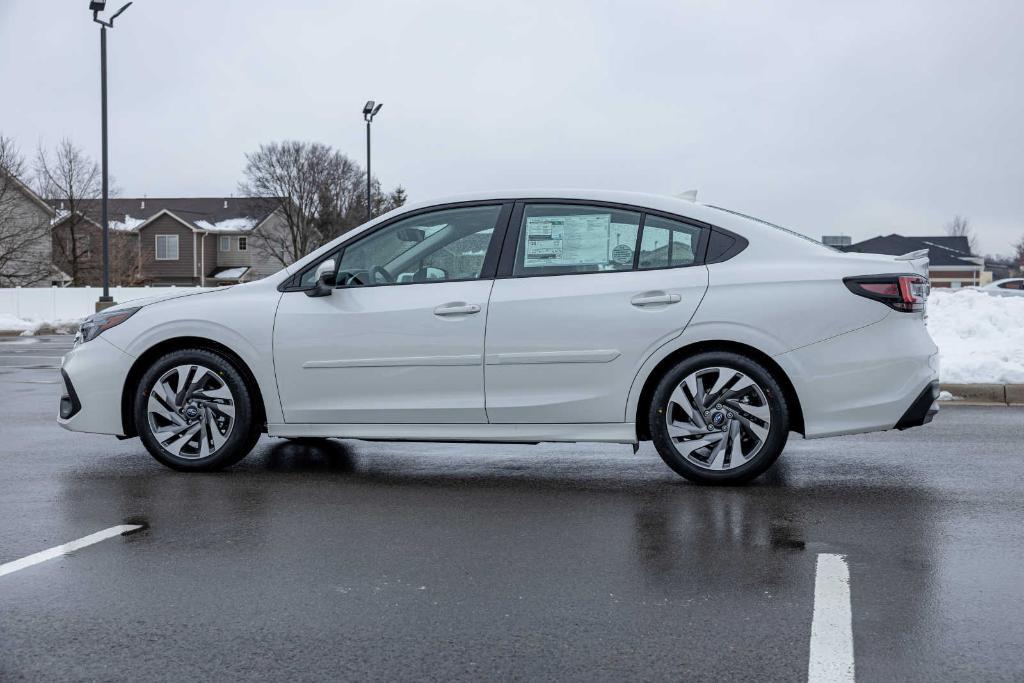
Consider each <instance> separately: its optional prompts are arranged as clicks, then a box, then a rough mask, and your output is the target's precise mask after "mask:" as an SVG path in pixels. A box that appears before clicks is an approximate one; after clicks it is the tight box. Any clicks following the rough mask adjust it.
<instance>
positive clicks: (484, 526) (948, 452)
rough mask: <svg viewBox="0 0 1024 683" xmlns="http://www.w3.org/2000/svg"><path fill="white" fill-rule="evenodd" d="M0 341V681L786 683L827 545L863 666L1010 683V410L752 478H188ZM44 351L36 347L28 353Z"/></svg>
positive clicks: (43, 362) (290, 457) (331, 455)
mask: <svg viewBox="0 0 1024 683" xmlns="http://www.w3.org/2000/svg"><path fill="white" fill-rule="evenodd" d="M68 343H69V341H68V339H67V338H63V337H53V338H41V339H39V340H36V341H32V340H28V341H26V340H21V339H17V338H16V339H11V338H0V466H2V468H3V469H2V472H3V474H2V475H0V563H4V562H9V561H11V560H14V559H18V558H21V557H24V556H26V555H29V554H31V553H34V552H37V551H39V550H43V549H45V548H49V547H51V546H55V545H58V544H61V543H64V542H67V541H70V540H73V539H76V538H80V537H82V536H85V535H88V534H91V533H93V532H95V531H98V530H100V529H104V528H107V527H110V526H113V525H116V524H120V523H123V522H132V523H140V524H145V525H146V528H145V529H144V530H143V531H140V532H137V533H134V534H132V535H129V536H125V537H116V538H114V539H111V540H107V541H103V542H101V543H98V544H96V545H93V546H90V547H88V548H84V549H82V550H78V551H76V552H74V553H72V554H70V555H67V556H65V557H62V558H59V559H55V560H51V561H48V562H45V563H42V564H39V565H36V566H33V567H30V568H28V569H24V570H21V571H17V572H14V573H12V574H8V575H6V576H0V680H19V679H27V680H37V679H47V680H71V679H74V680H129V679H130V680H176V681H177V680H189V679H213V680H237V679H275V680H281V679H289V680H313V679H324V678H330V679H347V680H355V679H358V680H439V679H459V680H482V679H487V680H491V679H573V680H588V681H590V680H622V679H629V680H639V679H643V680H665V679H670V680H681V679H684V680H710V679H715V680H727V679H751V678H754V679H761V680H806V677H807V668H808V643H809V638H810V628H811V617H812V611H813V601H814V577H815V561H816V556H817V554H818V553H838V554H843V555H845V556H846V558H847V561H848V563H849V567H850V578H851V580H850V586H851V605H852V615H853V636H854V652H855V658H856V660H855V661H856V670H857V678H858V679H860V680H862V681H871V680H893V679H905V680H981V679H984V680H1001V679H1002V680H1022V679H1024V662H1022V654H1021V653H1022V652H1024V542H1022V541H1024V495H1022V494H1024V410H1021V409H1016V408H1005V407H992V408H989V407H965V406H957V407H953V408H947V409H945V410H943V411H942V412H941V413H940V414H939V416H938V418H937V420H936V422H934V423H933V424H931V425H928V426H925V427H922V428H919V429H914V430H909V431H906V432H886V433H880V434H873V435H867V436H856V437H841V438H835V439H828V440H817V441H805V440H803V439H800V438H799V437H794V438H793V439H791V441H790V443H789V447H788V449H787V452H786V453H785V454H784V455H783V457H782V459H781V460H780V461H779V463H778V464H777V465H776V467H775V468H774V469H773V470H771V471H770V472H769V473H768V474H767V475H765V476H764V477H762V478H761V479H759V480H758V481H757V482H755V483H754V484H753V485H751V486H747V487H742V488H705V487H700V486H695V485H692V484H689V483H687V482H686V481H684V480H682V479H679V478H678V477H676V476H675V475H674V474H673V473H672V472H671V471H669V470H668V468H666V467H665V466H664V465H663V464H662V462H661V461H660V460H659V459H658V457H657V455H656V454H655V452H654V450H653V449H652V448H651V447H650V445H649V444H645V445H644V446H643V447H642V448H641V450H640V452H639V454H637V455H633V453H632V450H631V449H630V448H629V447H626V446H614V445H589V444H579V445H574V444H568V445H542V446H502V445H495V446H480V445H449V444H388V443H365V442H355V441H326V442H314V443H295V442H288V441H283V440H278V439H266V438H265V439H264V440H262V441H261V442H260V444H259V445H258V446H257V449H256V451H254V452H253V453H252V454H251V455H250V456H249V457H248V458H247V459H246V460H244V461H243V462H242V463H241V464H239V465H238V466H236V467H234V468H232V469H231V470H229V471H226V472H223V473H218V474H207V475H184V474H178V473H175V472H172V471H169V470H166V469H164V468H163V467H161V466H160V465H159V464H157V463H156V462H155V461H153V460H152V459H151V458H150V457H149V456H148V455H147V454H146V453H145V450H144V449H143V448H142V446H141V444H140V443H139V441H138V440H137V439H134V440H129V441H117V440H115V439H113V438H112V437H104V436H94V435H84V434H72V433H69V432H66V431H64V430H62V429H60V428H58V427H57V426H56V425H55V424H54V422H53V417H54V413H55V411H56V401H57V394H58V387H57V384H56V376H55V371H54V370H53V367H54V360H53V359H54V358H57V357H59V355H60V354H61V353H62V352H63V351H62V349H63V348H64V347H66V345H67V344H68ZM48 359H49V360H48Z"/></svg>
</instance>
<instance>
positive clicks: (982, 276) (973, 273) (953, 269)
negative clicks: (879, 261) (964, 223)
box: [840, 234, 992, 288]
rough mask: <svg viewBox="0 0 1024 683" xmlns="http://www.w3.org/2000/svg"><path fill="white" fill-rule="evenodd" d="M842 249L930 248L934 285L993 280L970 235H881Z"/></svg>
mask: <svg viewBox="0 0 1024 683" xmlns="http://www.w3.org/2000/svg"><path fill="white" fill-rule="evenodd" d="M840 248H841V249H842V250H843V251H851V252H858V253H864V254H890V255H892V256H899V255H901V254H908V253H910V252H912V251H918V250H921V249H927V250H928V261H929V265H928V278H929V279H930V280H931V283H932V287H953V288H957V287H969V286H977V285H984V284H988V283H989V282H991V281H992V272H991V271H989V270H986V269H985V259H984V258H983V257H981V256H975V255H974V254H972V253H971V246H970V243H969V242H968V240H967V238H966V237H951V236H949V235H940V236H934V237H916V236H907V235H897V234H892V235H884V236H883V235H880V236H878V237H872V238H871V239H869V240H864V241H863V242H857V243H856V244H851V245H849V246H847V247H840Z"/></svg>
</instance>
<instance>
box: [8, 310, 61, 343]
mask: <svg viewBox="0 0 1024 683" xmlns="http://www.w3.org/2000/svg"><path fill="white" fill-rule="evenodd" d="M80 322H81V321H80V320H22V319H21V318H15V317H14V316H13V315H9V314H7V313H0V334H20V335H21V336H22V337H31V336H33V335H36V334H73V333H74V332H75V331H76V330H77V329H78V324H79V323H80Z"/></svg>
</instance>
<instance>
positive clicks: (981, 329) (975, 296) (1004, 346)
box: [0, 289, 1024, 384]
mask: <svg viewBox="0 0 1024 683" xmlns="http://www.w3.org/2000/svg"><path fill="white" fill-rule="evenodd" d="M77 324H78V321H76V320H43V319H33V320H23V319H20V318H17V317H15V316H12V315H9V314H3V313H0V334H5V333H6V334H24V335H32V334H41V333H43V334H45V333H51V332H53V331H55V330H57V331H65V332H73V331H74V330H75V328H76V327H77ZM928 331H929V332H930V333H931V335H932V338H933V339H934V340H935V343H936V344H938V346H939V354H940V357H941V362H942V369H941V373H942V374H941V379H942V381H943V382H945V383H948V384H971V383H993V384H1004V383H1005V384H1024V297H999V296H992V295H990V294H986V293H984V292H980V291H978V290H974V289H961V290H949V289H934V290H932V294H931V298H930V300H929V302H928Z"/></svg>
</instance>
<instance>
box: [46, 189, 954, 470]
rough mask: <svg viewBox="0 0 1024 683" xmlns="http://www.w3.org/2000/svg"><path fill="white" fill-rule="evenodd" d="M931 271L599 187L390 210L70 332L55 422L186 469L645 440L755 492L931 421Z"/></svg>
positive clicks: (684, 466)
mask: <svg viewBox="0 0 1024 683" xmlns="http://www.w3.org/2000/svg"><path fill="white" fill-rule="evenodd" d="M925 273H927V259H926V258H925V257H924V256H923V253H915V254H910V255H907V256H903V257H892V256H882V255H874V254H847V253H842V252H839V251H835V250H832V249H830V248H828V247H825V246H823V245H821V244H819V243H817V242H814V241H813V240H810V239H808V238H805V237H803V236H801V235H798V234H796V233H793V232H790V231H788V230H785V229H782V228H779V227H778V226H774V225H771V224H769V223H766V222H764V221H760V220H757V219H753V218H750V217H747V216H744V215H741V214H738V213H735V212H733V211H729V210H726V209H721V208H716V207H713V206H708V205H703V204H698V203H696V202H692V201H686V200H682V199H673V198H668V197H657V196H650V195H641V194H633V193H619V192H604V191H578V190H574V191H554V192H553V191H544V192H504V193H494V194H487V195H473V196H465V197H460V198H456V199H452V200H448V201H444V202H432V203H425V204H419V205H416V206H408V207H403V208H401V209H398V210H396V211H393V212H391V213H389V214H387V215H384V216H381V217H379V218H377V219H375V220H373V221H371V222H369V223H367V224H366V225H363V226H361V227H360V228H358V229H356V230H353V231H351V232H348V233H346V234H344V235H342V236H341V237H339V238H337V239H335V240H333V241H332V242H330V243H329V244H327V245H325V246H323V247H321V248H320V249H318V250H316V251H315V252H313V253H312V254H309V255H308V256H306V257H305V258H302V259H300V260H299V261H297V262H296V263H294V264H293V265H291V266H289V267H287V268H285V269H284V270H282V271H281V272H279V273H278V274H276V275H274V276H272V277H269V278H266V279H264V280H261V281H258V282H252V283H247V284H242V285H237V286H234V287H230V288H217V289H211V290H210V291H209V292H204V293H201V294H189V295H178V296H175V295H171V296H167V297H164V298H162V299H158V300H150V301H138V302H127V303H125V304H122V305H121V306H118V307H116V308H112V309H108V310H106V311H104V312H102V313H99V314H97V315H95V316H92V317H91V318H89V319H88V320H86V321H85V323H83V325H82V328H81V331H80V333H79V337H78V341H77V344H76V346H75V348H74V349H73V350H72V351H71V352H70V353H68V355H67V356H66V357H65V358H64V363H63V369H62V374H63V381H64V382H63V383H64V395H63V397H62V399H61V403H60V413H59V417H58V422H59V423H60V424H61V425H62V426H63V427H65V428H67V429H70V430H74V431H83V432H99V433H105V434H114V435H117V436H120V437H132V436H136V435H137V436H139V437H141V439H142V442H143V444H145V446H146V448H147V449H148V450H149V452H150V453H151V454H152V455H153V457H155V458H156V459H157V460H159V461H160V462H162V463H163V464H165V465H167V466H169V467H172V468H175V469H178V470H184V471H208V470H214V469H220V468H223V467H226V466H228V465H231V464H233V463H236V462H238V461H239V460H240V459H242V458H243V457H245V455H246V454H247V453H248V452H249V451H250V450H251V449H252V448H253V446H254V444H255V443H256V440H257V439H258V438H259V436H260V434H261V433H267V434H269V435H271V436H278V437H305V438H310V437H340V438H351V439H374V440H406V441H463V442H506V443H507V442H514V443H536V442H542V441H594V442H612V443H623V444H633V445H634V446H636V445H637V444H638V443H639V442H640V441H647V440H650V441H653V442H654V445H655V446H656V448H657V450H658V452H659V453H660V454H661V457H662V458H663V459H664V461H665V462H666V463H667V464H668V465H669V466H670V467H671V468H672V469H673V470H675V471H676V472H678V473H679V474H681V475H682V476H684V477H687V478H688V479H691V480H695V481H700V482H709V483H734V482H741V481H747V480H750V479H752V478H753V477H756V476H758V475H759V474H761V473H762V472H764V471H765V470H766V469H767V468H768V467H770V466H771V465H772V463H774V462H775V460H776V459H777V458H778V456H779V454H780V453H781V452H782V449H783V447H784V446H785V444H786V440H787V438H788V436H789V433H790V432H791V431H795V432H798V433H800V434H802V435H804V436H805V437H807V438H817V437H824V436H833V435H838V434H852V433H857V432H869V431H875V430H885V429H892V428H897V429H905V428H908V427H914V426H918V425H922V424H924V423H926V422H928V421H930V420H931V418H932V416H933V415H934V413H935V411H936V410H937V404H936V403H935V399H936V397H937V395H938V382H937V379H938V356H937V349H936V347H935V344H934V343H933V342H932V340H931V338H930V337H929V335H928V332H927V330H926V328H925V324H924V307H925V301H926V298H927V295H928V280H927V278H926V277H925Z"/></svg>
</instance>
